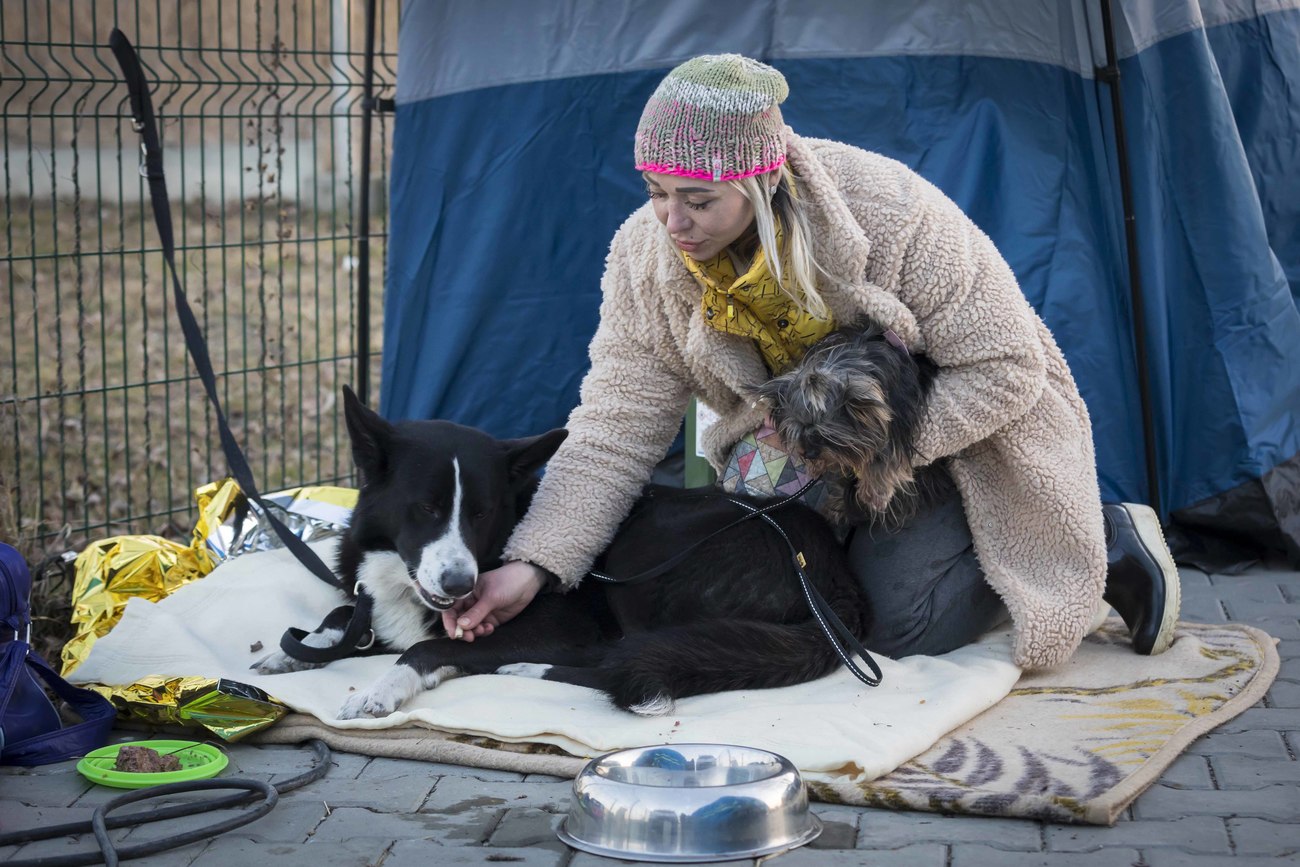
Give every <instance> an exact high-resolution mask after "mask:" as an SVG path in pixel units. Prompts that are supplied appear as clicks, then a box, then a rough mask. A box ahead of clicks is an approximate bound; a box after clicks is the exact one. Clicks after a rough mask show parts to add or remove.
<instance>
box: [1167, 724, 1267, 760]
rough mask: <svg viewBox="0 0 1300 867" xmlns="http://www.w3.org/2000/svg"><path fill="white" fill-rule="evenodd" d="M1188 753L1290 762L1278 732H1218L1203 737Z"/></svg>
mask: <svg viewBox="0 0 1300 867" xmlns="http://www.w3.org/2000/svg"><path fill="white" fill-rule="evenodd" d="M1187 752H1189V753H1191V754H1192V755H1197V756H1251V757H1253V758H1257V759H1282V760H1289V759H1290V756H1289V755H1288V754H1287V748H1286V744H1284V743H1283V742H1282V735H1281V734H1280V733H1278V732H1260V731H1253V732H1233V733H1231V734H1223V733H1220V732H1217V731H1214V732H1210V733H1209V734H1208V735H1202V736H1201V737H1199V738H1197V739H1196V740H1195V741H1193V742H1192V744H1191V746H1189V747H1188V748H1187Z"/></svg>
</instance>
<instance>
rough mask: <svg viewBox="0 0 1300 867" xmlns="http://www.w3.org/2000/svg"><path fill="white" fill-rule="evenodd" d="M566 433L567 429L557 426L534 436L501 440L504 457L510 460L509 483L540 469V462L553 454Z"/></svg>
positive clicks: (522, 479)
mask: <svg viewBox="0 0 1300 867" xmlns="http://www.w3.org/2000/svg"><path fill="white" fill-rule="evenodd" d="M568 435H569V432H568V431H567V430H565V429H564V428H562V427H557V428H556V429H555V430H548V431H547V432H546V433H544V434H541V435H539V436H535V437H524V438H523V439H517V440H502V441H501V445H502V446H503V447H504V448H505V450H506V459H507V460H508V461H509V462H510V482H511V484H517V483H519V482H521V481H524V480H525V479H528V478H530V477H531V476H532V475H533V473H535V472H537V471H538V470H539V469H541V467H542V464H544V463H546V462H547V461H549V460H550V459H551V455H553V454H555V450H556V449H558V448H559V447H560V443H562V442H564V438H565V437H567V436H568Z"/></svg>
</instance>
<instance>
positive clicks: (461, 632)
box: [452, 623, 465, 638]
mask: <svg viewBox="0 0 1300 867" xmlns="http://www.w3.org/2000/svg"><path fill="white" fill-rule="evenodd" d="M464 634H465V627H463V626H461V625H460V624H459V623H457V624H456V634H455V635H453V636H452V638H460V637H461V636H462V635H464Z"/></svg>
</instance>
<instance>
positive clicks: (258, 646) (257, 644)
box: [248, 641, 262, 653]
mask: <svg viewBox="0 0 1300 867" xmlns="http://www.w3.org/2000/svg"><path fill="white" fill-rule="evenodd" d="M261 649H262V642H260V641H254V642H253V643H252V644H250V645H249V646H248V652H249V653H257V652H258V651H259V650H261Z"/></svg>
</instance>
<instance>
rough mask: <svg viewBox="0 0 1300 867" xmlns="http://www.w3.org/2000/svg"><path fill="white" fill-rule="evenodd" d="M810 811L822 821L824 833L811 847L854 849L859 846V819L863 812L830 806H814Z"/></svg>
mask: <svg viewBox="0 0 1300 867" xmlns="http://www.w3.org/2000/svg"><path fill="white" fill-rule="evenodd" d="M819 808H820V809H819ZM810 809H811V812H812V814H813V815H814V816H816V817H817V818H818V819H820V820H821V823H822V832H821V834H819V835H817V839H815V840H813V841H812V842H811V843H809V844H808V845H809V846H811V847H812V848H813V849H852V848H853V847H854V846H856V845H857V842H858V819H859V816H860V815H861V814H862V812H863V811H862V810H846V809H844V808H843V807H840V806H837V805H828V804H813V805H811V807H810Z"/></svg>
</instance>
